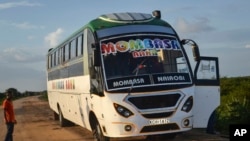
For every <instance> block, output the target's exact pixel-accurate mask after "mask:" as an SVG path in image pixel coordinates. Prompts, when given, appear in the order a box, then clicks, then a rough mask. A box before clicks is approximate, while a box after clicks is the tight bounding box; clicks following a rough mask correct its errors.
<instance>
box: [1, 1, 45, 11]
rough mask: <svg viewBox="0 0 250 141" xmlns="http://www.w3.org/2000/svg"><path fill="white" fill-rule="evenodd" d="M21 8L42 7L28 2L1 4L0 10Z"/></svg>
mask: <svg viewBox="0 0 250 141" xmlns="http://www.w3.org/2000/svg"><path fill="white" fill-rule="evenodd" d="M20 6H29V7H33V6H41V4H40V3H30V2H27V1H21V2H7V3H0V10H2V9H9V8H14V7H20Z"/></svg>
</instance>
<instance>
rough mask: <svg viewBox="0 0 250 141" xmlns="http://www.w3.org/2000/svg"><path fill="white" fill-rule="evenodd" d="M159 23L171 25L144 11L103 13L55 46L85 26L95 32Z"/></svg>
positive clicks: (75, 33) (160, 24)
mask: <svg viewBox="0 0 250 141" xmlns="http://www.w3.org/2000/svg"><path fill="white" fill-rule="evenodd" d="M135 24H137V25H159V26H166V27H170V28H172V27H171V25H170V24H169V23H167V22H166V21H164V20H162V19H161V18H160V17H157V16H152V15H151V14H145V13H132V12H125V13H111V14H104V15H101V16H99V17H98V18H96V19H94V20H92V21H90V22H89V23H88V24H86V25H85V26H83V27H81V28H80V29H79V30H77V31H76V32H74V33H73V34H71V35H70V36H69V37H68V38H67V39H65V40H64V41H63V42H61V43H60V44H59V45H57V47H60V46H62V45H63V44H64V43H65V42H67V41H69V40H71V38H73V37H74V36H75V35H77V34H79V33H80V32H82V31H83V30H84V29H85V28H89V29H90V30H92V32H95V31H97V30H100V29H104V28H111V27H115V26H124V25H135ZM57 47H54V48H52V49H49V51H48V52H51V51H52V52H53V50H54V49H55V48H57Z"/></svg>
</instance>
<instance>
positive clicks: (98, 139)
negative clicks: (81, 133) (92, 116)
mask: <svg viewBox="0 0 250 141" xmlns="http://www.w3.org/2000/svg"><path fill="white" fill-rule="evenodd" d="M93 135H94V138H95V141H109V138H108V137H105V136H104V135H103V133H102V129H101V127H100V124H99V123H98V121H96V123H95V128H94V130H93Z"/></svg>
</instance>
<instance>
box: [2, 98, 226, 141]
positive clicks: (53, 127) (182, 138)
mask: <svg viewBox="0 0 250 141" xmlns="http://www.w3.org/2000/svg"><path fill="white" fill-rule="evenodd" d="M14 107H15V113H16V119H17V122H18V123H17V124H16V125H15V130H14V136H13V137H14V141H93V140H94V139H93V137H92V133H91V132H90V131H88V130H85V129H84V128H82V127H80V126H72V127H64V128H62V127H60V126H59V123H58V121H54V120H53V112H52V111H51V110H50V109H49V105H48V102H46V101H42V100H39V99H38V96H32V97H26V98H22V99H19V100H16V101H14ZM0 119H1V120H0V121H1V122H0V140H3V139H4V136H5V133H6V126H5V124H4V122H3V110H2V106H1V108H0ZM112 140H118V139H112ZM123 140H124V139H123ZM125 140H132V139H125ZM133 140H134V141H139V140H140V141H143V140H144V139H143V138H139V139H133ZM119 141H121V139H119ZM171 141H229V139H228V138H225V137H221V136H220V135H209V134H206V133H205V132H204V130H200V129H199V130H197V129H193V130H192V131H189V132H186V133H183V134H180V135H178V136H176V138H175V139H173V140H171Z"/></svg>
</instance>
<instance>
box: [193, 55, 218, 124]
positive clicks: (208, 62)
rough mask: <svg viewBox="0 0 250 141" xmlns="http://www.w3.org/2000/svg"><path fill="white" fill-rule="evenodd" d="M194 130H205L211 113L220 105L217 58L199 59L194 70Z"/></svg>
mask: <svg viewBox="0 0 250 141" xmlns="http://www.w3.org/2000/svg"><path fill="white" fill-rule="evenodd" d="M194 80H195V81H194V82H195V95H194V109H193V115H194V121H193V127H194V128H206V127H207V123H208V120H209V118H210V116H211V114H212V112H213V111H214V110H215V109H216V108H217V107H218V106H219V105H220V78H219V63H218V58H217V57H202V56H201V57H200V59H199V61H198V62H197V64H196V67H195V70H194Z"/></svg>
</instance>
